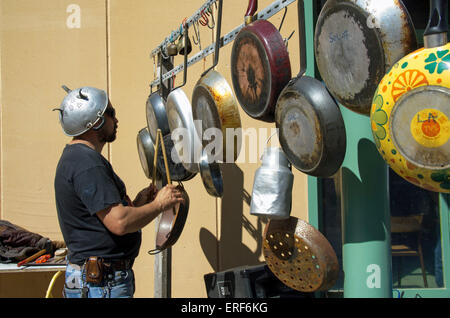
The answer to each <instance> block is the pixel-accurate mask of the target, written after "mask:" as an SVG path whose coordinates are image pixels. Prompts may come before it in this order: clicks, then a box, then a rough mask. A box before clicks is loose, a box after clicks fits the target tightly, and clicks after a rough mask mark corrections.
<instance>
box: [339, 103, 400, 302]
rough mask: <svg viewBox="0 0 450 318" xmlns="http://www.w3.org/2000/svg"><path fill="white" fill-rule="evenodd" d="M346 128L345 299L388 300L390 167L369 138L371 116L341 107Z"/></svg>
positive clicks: (343, 187) (344, 194)
mask: <svg viewBox="0 0 450 318" xmlns="http://www.w3.org/2000/svg"><path fill="white" fill-rule="evenodd" d="M341 111H342V115H343V118H344V122H345V127H346V131H347V153H346V156H345V159H344V162H343V165H342V177H341V189H342V201H341V205H342V207H341V208H342V231H343V233H342V235H343V270H344V275H345V276H344V297H345V298H354V297H362V298H391V297H392V261H391V237H390V210H389V194H388V193H389V192H388V168H387V165H386V163H385V162H384V160H383V159H382V158H381V156H380V155H379V153H378V151H377V149H376V146H375V144H374V143H373V140H372V132H371V128H370V119H369V117H368V116H364V115H360V114H357V113H355V112H352V111H350V110H348V109H346V108H344V107H341Z"/></svg>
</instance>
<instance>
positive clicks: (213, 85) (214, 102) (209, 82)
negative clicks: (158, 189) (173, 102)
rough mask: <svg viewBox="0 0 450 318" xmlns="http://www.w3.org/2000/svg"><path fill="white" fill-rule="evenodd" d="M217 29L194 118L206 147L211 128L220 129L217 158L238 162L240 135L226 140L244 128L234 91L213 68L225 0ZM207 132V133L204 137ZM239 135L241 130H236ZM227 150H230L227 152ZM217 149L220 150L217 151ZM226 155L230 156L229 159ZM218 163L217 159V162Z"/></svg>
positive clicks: (196, 96)
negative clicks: (212, 51) (231, 134)
mask: <svg viewBox="0 0 450 318" xmlns="http://www.w3.org/2000/svg"><path fill="white" fill-rule="evenodd" d="M217 16H218V19H217V29H216V43H215V50H214V63H213V65H212V66H211V67H210V68H209V69H207V70H206V71H205V72H203V74H202V75H201V77H200V79H199V80H198V82H197V83H196V85H195V87H194V91H193V93H192V115H193V118H194V121H197V120H200V121H201V126H200V127H199V125H196V126H195V127H196V129H197V135H198V137H199V138H200V139H201V140H202V141H203V146H204V147H206V146H207V145H208V143H209V142H210V140H209V138H208V129H210V128H217V129H218V130H219V131H221V133H222V140H221V141H222V144H221V147H218V148H219V150H221V151H219V150H218V151H217V153H215V155H214V158H215V159H218V160H222V161H223V162H235V161H236V159H237V157H238V155H239V150H240V149H239V148H238V147H239V145H240V144H241V141H240V140H239V138H240V134H238V133H237V134H234V135H233V136H234V137H233V140H227V139H229V138H227V130H228V129H232V131H233V132H236V131H237V129H238V128H241V117H240V115H239V109H238V105H237V101H236V99H235V96H234V94H233V90H232V89H231V87H230V85H229V84H228V82H227V81H226V79H225V78H224V77H223V76H222V75H221V74H220V73H219V72H217V71H215V70H213V68H214V67H215V66H216V65H217V64H218V62H219V50H220V42H221V41H220V40H221V39H220V32H221V25H222V0H220V1H219V9H218V14H217ZM205 132H206V134H205ZM237 132H238V131H237ZM227 148H230V149H229V150H228V152H227ZM216 150H217V149H216ZM227 153H229V155H228V157H229V158H228V157H227ZM214 161H216V160H214Z"/></svg>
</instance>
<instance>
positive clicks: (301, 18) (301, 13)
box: [297, 0, 306, 78]
mask: <svg viewBox="0 0 450 318" xmlns="http://www.w3.org/2000/svg"><path fill="white" fill-rule="evenodd" d="M297 15H298V42H299V46H300V51H299V52H300V72H299V73H298V75H297V78H299V77H301V76H303V74H305V72H306V32H305V5H304V1H303V0H297Z"/></svg>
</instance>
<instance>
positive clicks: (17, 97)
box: [0, 0, 307, 297]
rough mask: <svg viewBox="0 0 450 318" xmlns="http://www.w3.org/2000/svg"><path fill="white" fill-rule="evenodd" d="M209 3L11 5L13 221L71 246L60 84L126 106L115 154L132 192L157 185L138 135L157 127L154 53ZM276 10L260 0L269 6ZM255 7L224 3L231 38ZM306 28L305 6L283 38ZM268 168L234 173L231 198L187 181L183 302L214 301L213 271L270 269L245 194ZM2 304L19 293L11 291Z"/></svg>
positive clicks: (7, 215) (5, 212)
mask: <svg viewBox="0 0 450 318" xmlns="http://www.w3.org/2000/svg"><path fill="white" fill-rule="evenodd" d="M71 3H76V4H78V5H79V6H80V8H81V27H80V28H79V29H77V28H76V29H69V28H67V26H66V20H67V18H68V16H69V15H70V14H69V13H67V12H66V8H67V6H68V5H69V4H71ZM202 3H203V1H202V0H188V1H179V0H166V1H154V0H131V1H125V0H109V1H104V0H76V1H73V0H70V1H63V0H46V1H33V0H28V1H27V0H0V4H1V5H0V21H1V22H0V23H1V33H0V43H1V46H0V49H1V55H0V61H1V66H0V67H1V68H0V70H1V79H0V80H1V84H2V87H1V90H0V94H1V95H0V97H1V118H2V121H1V123H0V124H1V131H0V136H1V138H2V147H1V149H0V151H1V152H0V156H1V164H2V166H1V168H2V169H1V172H0V173H1V174H0V176H1V218H2V219H6V220H9V221H11V222H13V223H16V224H18V225H21V226H23V227H25V228H27V229H29V230H32V231H35V232H38V233H40V234H42V235H45V236H48V237H50V238H52V239H61V233H60V231H59V226H58V222H57V218H56V210H55V204H54V192H53V177H54V170H55V167H56V163H57V161H58V159H59V156H60V153H61V150H62V148H63V146H64V144H65V143H66V142H68V141H69V138H68V137H66V136H64V135H63V133H62V131H61V127H60V125H59V123H58V119H57V118H58V115H57V113H56V112H52V111H51V109H52V108H55V107H58V106H59V103H60V102H61V100H62V98H63V97H64V94H65V93H64V91H63V90H62V89H61V88H60V86H61V84H66V85H67V86H69V87H70V88H76V87H79V86H82V85H91V86H97V87H99V88H103V89H107V90H108V92H109V94H110V97H111V101H112V103H113V104H114V106H115V107H116V109H117V113H118V119H119V129H118V138H117V140H116V141H115V142H114V143H113V144H111V145H110V146H109V147H108V149H106V150H105V152H104V155H105V156H107V157H108V158H109V159H110V161H111V162H112V164H113V167H114V168H115V170H116V172H117V173H118V174H119V175H120V176H121V178H122V179H123V180H124V182H125V183H126V185H127V188H128V192H129V193H130V196H134V195H135V194H136V193H137V192H138V191H139V190H140V189H141V188H143V187H145V186H146V185H148V183H149V182H150V180H148V179H147V178H146V177H145V175H144V173H143V171H142V168H141V166H140V162H139V158H138V154H137V150H136V135H137V133H138V131H139V130H140V129H141V128H143V127H145V126H146V119H145V101H146V99H147V96H148V95H149V93H150V89H149V84H150V82H151V81H153V79H154V77H153V71H154V70H153V60H152V59H151V58H150V52H151V51H152V49H153V48H155V47H156V46H157V45H158V44H160V43H161V42H162V40H163V39H164V38H165V37H166V36H167V35H168V34H169V33H170V31H172V30H174V29H175V28H177V27H178V26H179V25H180V23H181V21H182V20H183V18H184V17H188V16H190V15H191V14H192V13H193V12H194V11H195V10H196V9H198V8H199V7H200V6H201V5H202ZM270 3H271V1H269V0H264V1H259V8H261V9H262V8H265V7H266V6H267V5H269V4H270ZM175 8H176V9H175ZM245 9H246V1H242V0H225V1H224V16H223V25H222V31H223V34H225V33H228V32H229V31H231V30H232V29H233V28H234V27H236V26H237V25H239V24H241V23H242V22H243V14H244V11H245ZM281 17H282V12H280V13H278V14H277V15H276V16H274V17H273V18H271V19H270V21H271V22H273V23H274V25H275V26H277V27H278V25H279V23H280V21H281ZM296 19H297V14H296V5H295V3H294V4H291V5H290V6H289V10H288V13H287V17H286V20H285V23H284V26H283V29H282V30H281V33H282V35H283V36H284V37H287V36H288V35H289V34H290V33H291V32H292V31H293V30H294V29H295V30H297V20H296ZM201 31H202V33H201V40H202V46H203V47H206V46H207V45H209V44H210V43H211V38H212V35H213V33H214V31H211V30H209V29H207V28H206V27H202V28H201ZM296 33H297V32H296ZM297 41H298V37H297V34H294V36H293V37H292V39H291V41H290V44H289V50H290V57H291V63H292V72H293V74H296V73H297V72H298V65H299V63H298V56H299V55H298V44H297V43H298V42H297ZM231 47H232V44H229V45H227V46H226V47H224V48H223V49H222V50H221V52H220V61H219V65H218V66H217V70H218V71H219V72H221V73H222V74H223V75H224V76H225V77H226V79H227V80H228V81H229V83H230V85H231V76H230V53H231ZM196 52H198V47H196V46H194V47H193V52H192V53H191V54H195V53H196ZM211 60H212V59H211V57H209V58H208V59H207V61H206V63H205V64H204V63H203V62H199V63H197V64H195V65H194V66H192V67H190V68H189V69H188V81H187V84H186V86H185V87H184V88H183V89H184V91H185V93H186V94H187V96H188V97H189V98H190V97H191V95H192V91H193V88H194V86H195V83H196V82H197V80H198V78H199V76H200V74H201V73H202V71H203V70H204V69H205V68H207V67H208V66H209V65H210V63H211ZM181 62H182V57H181V56H177V57H176V58H175V64H176V65H178V64H180V63H181ZM181 78H182V75H181V74H180V75H178V76H177V83H179V81H180V79H181ZM241 120H242V127H243V128H251V127H255V128H268V132H269V131H270V128H273V127H274V126H275V125H274V124H267V123H263V122H261V121H257V120H254V119H252V118H250V117H248V116H247V115H246V114H245V113H244V111H243V110H241ZM262 142H264V140H263V141H262ZM246 151H247V153H248V151H249V150H248V149H247V150H246ZM258 167H259V163H244V164H241V163H239V164H236V165H232V164H227V165H226V166H224V167H223V174H224V186H225V194H224V198H222V199H215V198H213V197H211V196H209V195H208V194H207V192H206V190H205V189H204V187H203V184H202V181H201V178H200V176H199V175H197V176H196V177H195V178H194V179H192V180H190V181H187V182H185V183H184V186H185V188H186V190H187V192H188V194H189V196H190V201H191V206H190V210H189V215H188V219H187V222H186V225H185V228H184V230H183V233H182V235H181V237H180V239H179V240H178V242H177V243H176V245H175V246H174V247H173V248H172V253H173V260H172V296H173V297H206V292H205V285H204V281H203V275H204V274H206V273H210V272H213V271H222V270H225V269H228V268H232V267H235V266H242V265H253V264H258V263H262V262H264V258H263V257H262V255H261V243H262V233H263V230H264V226H265V223H264V222H262V221H261V220H260V219H258V218H257V217H255V216H252V215H250V213H249V201H248V200H246V196H245V195H244V192H245V191H246V192H247V193H248V194H250V195H251V192H252V186H253V177H254V174H255V171H256V169H257V168H258ZM294 176H295V181H294V193H293V198H294V200H293V209H292V215H294V216H297V217H301V218H303V219H306V217H307V183H306V176H305V175H303V174H302V173H300V172H298V171H296V170H295V169H294ZM154 229H155V225H154V224H150V225H148V226H147V227H146V228H144V230H143V244H142V248H141V252H140V255H139V257H138V259H137V260H136V265H135V273H136V277H137V282H136V288H137V291H136V297H152V296H153V288H154V284H153V282H154V274H153V263H154V259H155V257H154V256H150V255H149V254H147V251H148V250H150V249H152V248H154V238H155V230H154ZM5 275H11V274H0V284H4V283H6V282H11V279H10V278H6V276H5ZM24 275H25V274H24ZM27 275H28V274H27ZM32 275H35V274H32ZM8 277H9V276H8ZM45 283H46V281H45V280H44V282H43V284H44V285H45ZM41 287H42V286H41ZM45 287H46V286H45ZM12 288H15V293H14V295H23V296H24V297H25V296H28V295H29V293H25V292H24V293H23V294H20V290H22V289H24V288H28V287H25V285H20V284H19V286H17V287H12ZM36 288H37V287H36ZM41 289H42V288H41ZM44 290H45V288H44ZM41 294H42V293H41ZM44 294H45V293H44ZM0 296H8V293H7V292H6V291H4V290H3V289H0ZM34 297H40V296H34Z"/></svg>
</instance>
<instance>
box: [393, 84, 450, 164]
mask: <svg viewBox="0 0 450 318" xmlns="http://www.w3.org/2000/svg"><path fill="white" fill-rule="evenodd" d="M449 114H450V89H448V88H446V87H442V86H431V85H429V86H422V87H418V88H415V89H413V90H410V91H409V92H407V93H405V94H403V95H402V97H401V98H400V99H399V100H398V101H397V103H396V104H395V107H394V108H393V109H392V112H391V115H390V131H391V138H392V142H393V143H394V145H395V147H396V148H397V150H398V151H399V152H400V153H401V154H402V155H403V156H404V157H405V158H406V159H407V160H408V161H409V162H411V163H413V164H415V165H416V166H418V167H421V168H426V169H431V170H441V169H447V168H450V161H449V158H450V141H449V139H450V121H449V117H448V116H449Z"/></svg>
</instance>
